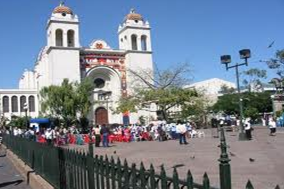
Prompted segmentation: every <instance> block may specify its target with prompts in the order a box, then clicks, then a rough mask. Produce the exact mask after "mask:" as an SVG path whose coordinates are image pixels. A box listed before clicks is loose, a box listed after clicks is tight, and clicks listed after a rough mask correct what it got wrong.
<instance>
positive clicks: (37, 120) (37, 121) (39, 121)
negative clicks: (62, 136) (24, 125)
mask: <svg viewBox="0 0 284 189" xmlns="http://www.w3.org/2000/svg"><path fill="white" fill-rule="evenodd" d="M49 122H50V121H49V119H48V118H34V119H30V123H38V124H43V123H47V124H48V123H49Z"/></svg>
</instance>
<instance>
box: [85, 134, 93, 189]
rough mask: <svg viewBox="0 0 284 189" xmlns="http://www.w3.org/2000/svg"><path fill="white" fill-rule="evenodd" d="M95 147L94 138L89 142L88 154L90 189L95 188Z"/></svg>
mask: <svg viewBox="0 0 284 189" xmlns="http://www.w3.org/2000/svg"><path fill="white" fill-rule="evenodd" d="M93 156H94V147H93V142H92V138H91V140H90V142H89V153H88V155H87V169H88V183H89V189H95V182H94V180H95V179H94V158H93Z"/></svg>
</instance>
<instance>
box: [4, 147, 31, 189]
mask: <svg viewBox="0 0 284 189" xmlns="http://www.w3.org/2000/svg"><path fill="white" fill-rule="evenodd" d="M0 188H1V189H2V188H3V189H30V187H29V186H27V184H26V182H25V180H24V177H22V176H21V175H20V173H19V172H18V171H17V170H16V169H15V167H14V166H13V165H12V164H11V162H10V161H9V160H8V158H7V157H6V155H5V151H4V150H2V149H1V146H0Z"/></svg>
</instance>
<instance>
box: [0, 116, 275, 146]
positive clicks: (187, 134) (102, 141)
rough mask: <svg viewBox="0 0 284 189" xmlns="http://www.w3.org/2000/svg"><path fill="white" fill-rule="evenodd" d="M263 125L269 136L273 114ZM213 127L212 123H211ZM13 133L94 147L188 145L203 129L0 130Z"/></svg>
mask: <svg viewBox="0 0 284 189" xmlns="http://www.w3.org/2000/svg"><path fill="white" fill-rule="evenodd" d="M251 122H252V121H251V119H250V118H246V119H244V121H243V125H244V131H245V133H246V137H247V138H248V139H252V130H253V127H252V125H251ZM216 123H217V124H219V125H220V126H221V127H222V126H225V125H226V124H225V119H220V120H216ZM231 125H232V126H235V127H236V128H238V127H239V126H240V121H239V120H236V121H235V122H234V121H233V122H232V124H231ZM263 126H268V128H269V129H270V135H271V136H275V134H276V127H277V121H276V119H275V118H273V117H272V116H271V117H269V119H268V121H267V120H264V119H263ZM212 127H213V126H212ZM4 132H5V133H6V134H12V135H14V136H21V137H25V138H28V139H31V140H34V141H36V142H39V143H47V144H50V145H52V144H53V145H57V146H60V145H67V144H77V145H83V144H86V143H89V142H91V141H92V142H93V143H94V144H95V146H96V147H99V146H103V147H108V146H109V143H113V142H134V141H137V142H139V141H161V142H162V141H166V140H177V139H179V140H178V141H179V144H188V142H187V140H188V139H189V138H195V137H198V138H200V137H204V136H205V134H204V132H203V131H201V130H198V129H197V127H196V124H195V123H194V122H186V123H182V122H177V123H167V122H166V121H155V122H152V123H150V124H149V125H137V124H133V125H129V126H116V127H111V126H109V125H96V126H94V127H91V128H90V129H89V131H87V132H86V131H85V132H84V131H79V130H78V129H77V128H76V127H75V126H71V127H69V128H64V127H55V128H45V127H41V128H40V127H37V128H35V127H30V128H29V129H28V130H23V129H20V128H17V127H13V128H12V129H11V130H9V129H6V130H5V131H3V130H2V131H0V133H4Z"/></svg>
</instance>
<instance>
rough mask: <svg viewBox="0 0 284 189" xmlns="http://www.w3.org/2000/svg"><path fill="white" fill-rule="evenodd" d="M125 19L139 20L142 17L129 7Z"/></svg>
mask: <svg viewBox="0 0 284 189" xmlns="http://www.w3.org/2000/svg"><path fill="white" fill-rule="evenodd" d="M125 20H141V21H143V17H142V16H141V15H140V14H138V13H136V12H135V10H134V9H131V11H130V13H129V14H128V15H126V17H125Z"/></svg>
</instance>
